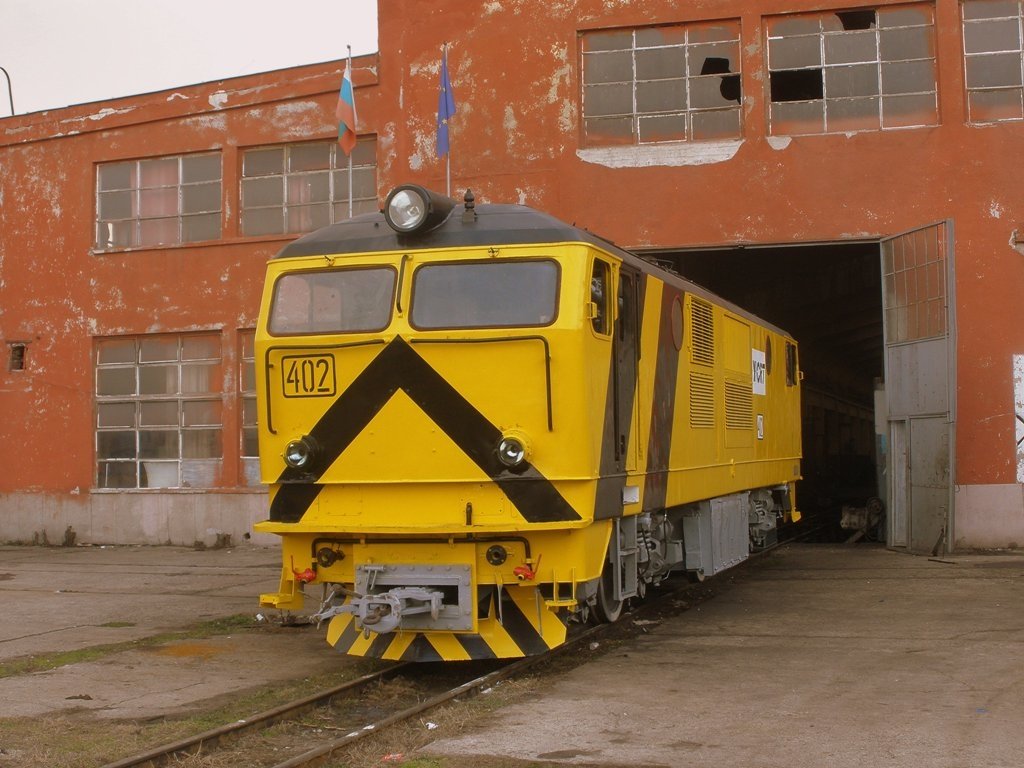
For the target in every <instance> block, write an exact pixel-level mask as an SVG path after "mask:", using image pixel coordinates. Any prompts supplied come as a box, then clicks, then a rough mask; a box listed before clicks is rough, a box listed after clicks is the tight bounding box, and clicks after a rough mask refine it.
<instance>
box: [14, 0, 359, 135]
mask: <svg viewBox="0 0 1024 768" xmlns="http://www.w3.org/2000/svg"><path fill="white" fill-rule="evenodd" d="M347 45H351V46H352V54H353V55H355V56H358V55H360V54H363V53H373V52H374V51H376V50H377V0H293V2H282V0H0V67H3V68H4V69H6V70H7V72H8V73H9V74H10V78H11V85H12V90H13V93H14V112H15V113H16V114H19V115H20V114H24V113H26V112H37V111H39V110H42V109H52V108H55V107H64V106H67V105H69V104H81V103H83V102H87V101H99V100H102V99H111V98H116V97H119V96H129V95H132V94H137V93H147V92H149V91H159V90H163V89H165V88H173V87H176V86H181V85H190V84H192V83H202V82H206V81H208V80H220V79H221V78H225V77H232V76H234V75H244V74H251V73H253V72H265V71H267V70H271V69H280V68H282V67H291V66H297V65H301V64H313V63H316V62H320V61H330V60H332V59H340V58H344V56H345V55H346V53H347V48H346V46H347ZM10 113H11V110H10V102H9V100H8V94H7V82H6V80H5V79H4V78H3V73H2V72H0V117H7V116H8V115H9V114H10Z"/></svg>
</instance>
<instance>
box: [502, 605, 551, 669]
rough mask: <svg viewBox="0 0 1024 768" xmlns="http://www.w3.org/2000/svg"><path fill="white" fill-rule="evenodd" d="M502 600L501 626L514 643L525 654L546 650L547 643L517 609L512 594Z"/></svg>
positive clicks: (532, 654) (530, 654) (533, 654)
mask: <svg viewBox="0 0 1024 768" xmlns="http://www.w3.org/2000/svg"><path fill="white" fill-rule="evenodd" d="M504 591H507V590H504ZM502 600H503V604H502V607H501V626H503V627H504V628H505V631H506V632H508V634H509V637H511V638H512V640H514V641H515V644H516V645H518V646H519V648H520V650H521V651H522V652H523V653H524V654H526V655H527V656H535V655H536V654H539V653H545V652H546V651H547V650H548V644H547V643H545V642H544V638H543V637H541V635H540V633H539V632H538V631H537V629H536V628H535V627H534V626H533V624H531V623H530V620H529V619H528V618H526V616H525V615H524V614H523V612H522V611H521V610H519V606H518V605H516V601H515V600H513V599H512V596H511V595H508V596H507V597H503V598H502Z"/></svg>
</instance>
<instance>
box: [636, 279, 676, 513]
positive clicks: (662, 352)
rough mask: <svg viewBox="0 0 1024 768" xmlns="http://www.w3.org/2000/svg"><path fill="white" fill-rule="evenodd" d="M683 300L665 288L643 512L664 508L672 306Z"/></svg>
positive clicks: (672, 384) (671, 399) (672, 388)
mask: <svg viewBox="0 0 1024 768" xmlns="http://www.w3.org/2000/svg"><path fill="white" fill-rule="evenodd" d="M677 300H678V301H680V302H681V301H682V293H681V292H680V291H679V290H677V289H675V288H672V287H671V286H669V285H667V284H666V285H665V290H664V292H663V293H662V298H661V317H660V319H659V322H658V346H657V350H658V357H657V361H656V364H655V368H654V395H653V396H652V397H651V430H650V437H649V440H648V442H647V479H646V481H645V483H644V509H645V510H657V509H663V508H664V506H665V498H666V495H667V492H668V458H669V452H670V450H671V448H672V420H673V418H674V416H675V405H676V379H677V378H678V376H677V374H678V371H679V350H678V349H676V345H675V341H674V339H673V336H672V306H673V304H674V303H675V302H676V301H677Z"/></svg>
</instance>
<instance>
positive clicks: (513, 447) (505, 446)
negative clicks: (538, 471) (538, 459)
mask: <svg viewBox="0 0 1024 768" xmlns="http://www.w3.org/2000/svg"><path fill="white" fill-rule="evenodd" d="M498 460H499V461H500V462H501V463H502V464H504V465H505V466H506V467H509V468H515V467H518V466H521V465H522V464H523V462H525V461H526V444H525V443H524V442H523V441H522V440H521V439H520V438H518V437H516V436H515V435H506V436H505V437H503V438H501V442H499V443H498Z"/></svg>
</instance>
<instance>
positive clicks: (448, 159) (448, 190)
mask: <svg viewBox="0 0 1024 768" xmlns="http://www.w3.org/2000/svg"><path fill="white" fill-rule="evenodd" d="M441 53H442V55H443V56H444V62H445V65H446V66H447V64H448V42H447V41H445V43H444V45H442V46H441ZM451 132H452V126H451V123H449V124H448V152H447V154H446V155H445V156H444V160H445V163H444V166H445V195H446V196H448V197H451V196H452V138H451Z"/></svg>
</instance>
